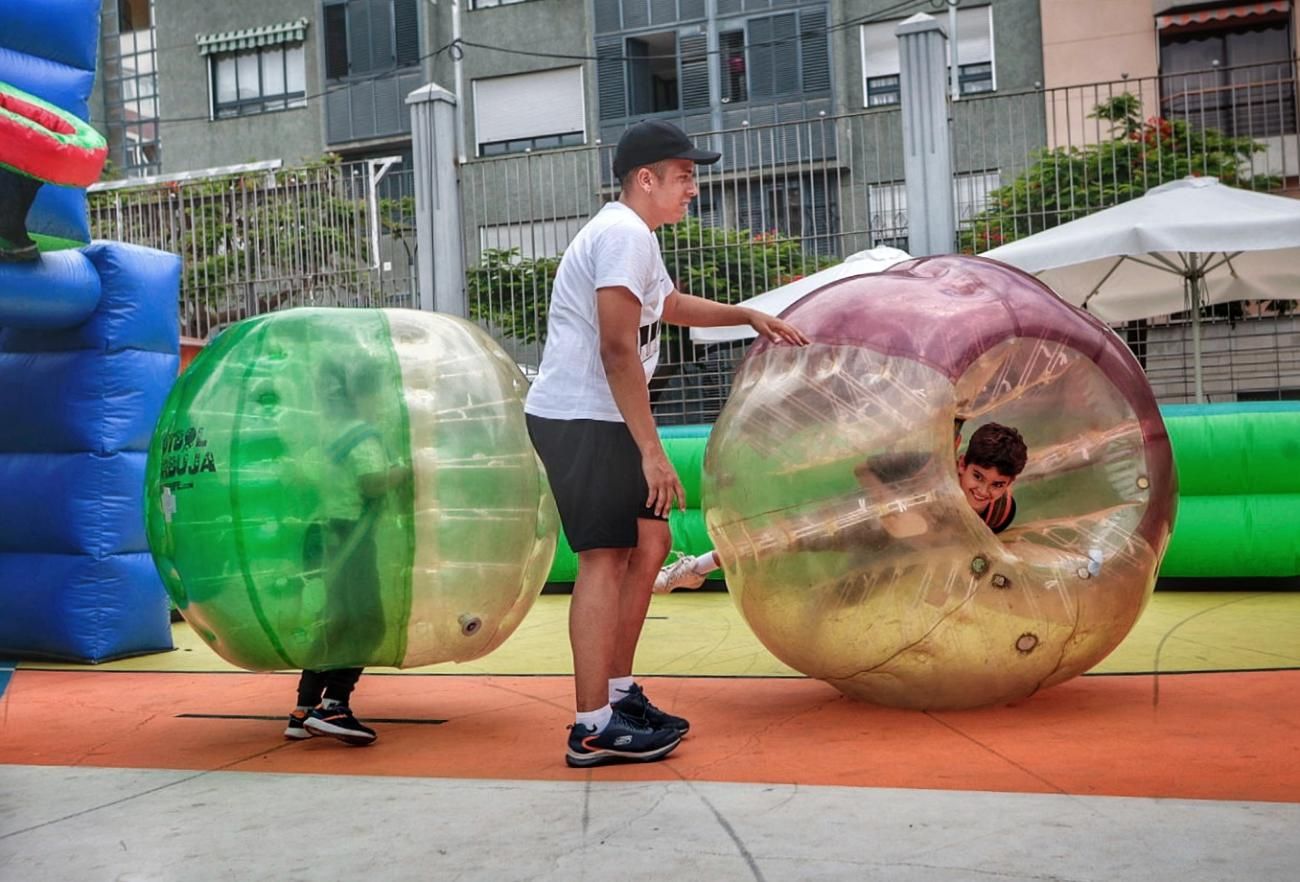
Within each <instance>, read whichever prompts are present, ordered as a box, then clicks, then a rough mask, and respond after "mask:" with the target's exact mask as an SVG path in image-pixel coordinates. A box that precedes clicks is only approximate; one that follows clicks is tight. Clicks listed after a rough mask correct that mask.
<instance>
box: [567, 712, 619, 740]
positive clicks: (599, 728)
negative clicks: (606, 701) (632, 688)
mask: <svg viewBox="0 0 1300 882" xmlns="http://www.w3.org/2000/svg"><path fill="white" fill-rule="evenodd" d="M613 715H614V711H613V709H612V708H610V706H609V705H605V706H604V707H602V708H601V709H600V710H594V711H578V715H577V718H576V719H575V720H574V722H575V723H577V724H578V725H580V726H586V727H587V728H588V729H595V730H596V733H597V734H600V733H601V732H604V731H605V727H606V726H608V725H609V718H610V717H612V716H613Z"/></svg>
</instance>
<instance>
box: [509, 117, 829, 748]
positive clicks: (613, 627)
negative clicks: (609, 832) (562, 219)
mask: <svg viewBox="0 0 1300 882" xmlns="http://www.w3.org/2000/svg"><path fill="white" fill-rule="evenodd" d="M719 156H720V154H718V153H715V152H713V151H709V150H701V149H699V148H697V147H695V146H694V145H693V144H692V143H691V141H690V139H689V138H687V137H686V135H685V134H684V133H683V132H682V131H681V130H680V129H678V128H677V127H675V126H673V125H672V124H670V123H667V122H664V121H662V120H654V121H649V122H642V123H637V124H636V125H634V126H632V127H630V128H629V129H628V130H627V131H626V132H624V133H623V137H622V138H620V139H619V142H618V148H617V150H616V151H615V153H614V173H615V175H616V176H617V177H618V178H619V181H620V182H621V185H622V189H621V192H620V194H619V198H618V201H617V202H610V203H608V204H606V205H605V206H604V207H603V208H602V209H601V210H600V211H599V212H598V213H597V214H596V215H595V216H594V217H593V218H592V219H591V220H590V221H588V222H587V224H586V225H585V226H584V227H583V228H582V229H581V230H580V231H579V232H578V235H577V236H576V237H574V240H573V242H571V243H570V244H569V247H568V248H567V249H566V250H565V252H564V257H563V258H562V259H561V260H560V266H559V269H558V271H557V272H556V276H555V286H554V289H553V291H552V295H551V305H550V310H549V313H548V316H547V337H546V348H545V349H544V351H543V353H542V364H541V368H540V370H539V372H538V376H537V379H536V380H535V381H534V382H533V386H532V389H531V390H530V392H529V394H528V400H527V402H526V403H525V405H524V410H525V411H526V413H527V414H528V431H529V434H530V435H531V437H532V439H533V445H534V446H535V447H536V448H537V452H538V455H539V456H540V457H541V459H542V462H543V463H544V464H545V466H546V472H547V476H548V478H549V479H550V483H551V488H552V490H553V491H554V493H555V499H556V504H557V506H558V508H559V510H560V520H561V522H562V523H563V524H564V532H565V535H566V537H567V538H568V540H569V543H570V545H571V546H572V547H573V550H574V551H575V552H577V554H578V575H577V580H576V581H575V582H574V585H573V597H572V599H571V601H570V604H569V640H570V643H571V645H572V648H573V674H574V689H575V692H576V698H577V718H576V721H575V722H574V725H573V728H572V729H571V731H570V735H569V744H568V751H567V753H566V756H565V760H566V762H567V763H568V764H569V765H570V766H576V767H585V766H595V765H601V764H603V763H608V762H619V761H640V762H647V761H650V760H657V759H661V758H663V757H664V756H667V755H668V753H669V752H670V751H672V750H673V748H675V747H676V746H677V744H678V742H679V741H680V740H681V738H682V736H683V735H685V734H686V731H687V729H688V728H689V724H688V723H687V722H686V720H684V719H682V718H681V717H675V716H673V715H671V714H667V713H664V712H663V711H661V710H659V709H658V708H657V707H655V706H654V705H653V704H651V703H650V701H649V699H648V698H646V696H645V693H644V692H642V691H641V688H640V687H639V686H637V685H636V684H635V682H634V681H633V678H632V660H633V657H634V655H635V654H636V645H637V641H638V640H639V639H640V636H641V626H642V624H643V623H644V622H645V614H646V608H647V607H648V605H649V603H650V589H651V586H652V585H653V584H654V579H655V575H656V574H657V573H658V571H659V567H660V566H661V565H662V564H663V561H664V558H665V557H666V556H667V555H668V550H669V547H670V544H671V537H670V535H669V532H668V512H669V510H670V509H671V507H672V506H673V504H674V503H676V504H677V506H678V507H679V508H684V507H685V492H684V491H683V490H682V484H681V481H680V480H678V478H677V473H676V471H675V470H674V469H673V467H672V464H671V463H669V461H668V457H667V455H666V454H665V453H664V449H663V445H662V444H661V443H660V441H659V433H658V432H657V431H656V429H655V424H654V417H653V415H652V414H651V412H650V396H649V391H648V386H649V381H650V376H651V375H652V374H653V373H654V369H655V365H656V364H657V363H658V361H659V326H660V322H668V323H669V324H674V325H688V326H696V327H701V326H703V327H709V326H725V325H740V324H747V325H751V326H752V327H753V328H754V329H755V330H756V331H758V333H759V334H761V335H763V336H765V337H768V338H769V339H771V340H773V341H774V342H778V343H791V344H795V345H803V344H806V343H807V342H808V341H807V339H806V338H805V337H804V336H803V334H801V333H800V332H799V331H798V330H797V329H796V328H794V327H793V326H792V325H790V324H788V323H786V322H783V321H781V320H780V319H776V318H773V317H771V316H768V315H765V314H763V313H759V312H756V311H754V310H751V309H744V308H742V307H738V306H729V305H727V304H722V303H716V302H714V301H711V300H705V299H703V298H699V297H693V296H691V295H689V294H683V293H682V292H680V291H678V290H676V288H675V286H674V284H673V280H672V279H670V278H669V277H668V270H667V269H666V268H665V267H664V262H663V258H662V256H661V255H660V253H659V240H658V239H657V238H656V237H655V235H654V230H656V229H657V228H658V227H660V226H662V225H664V224H673V223H677V222H678V221H680V220H682V218H684V217H685V216H686V209H687V207H688V206H689V205H690V202H691V200H692V199H694V198H695V196H696V195H698V193H699V191H698V190H697V189H696V185H695V165H696V164H711V163H714V162H717V161H718V159H719Z"/></svg>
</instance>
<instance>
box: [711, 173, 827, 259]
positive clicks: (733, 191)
mask: <svg viewBox="0 0 1300 882" xmlns="http://www.w3.org/2000/svg"><path fill="white" fill-rule="evenodd" d="M838 194H839V190H838V188H837V186H836V185H835V183H834V181H833V180H831V179H830V178H829V177H828V176H827V175H825V174H819V173H805V174H802V175H783V176H780V177H778V178H776V179H775V180H765V181H764V180H750V181H743V180H742V181H734V182H730V183H727V184H711V183H709V182H707V181H706V182H705V183H704V184H703V185H702V186H701V187H700V195H699V198H698V199H696V200H695V202H693V203H691V212H692V214H694V215H695V216H696V217H698V218H699V219H700V222H701V223H702V224H703V225H704V226H706V227H727V228H731V229H744V230H749V231H750V232H751V234H753V235H755V236H760V235H765V234H771V233H779V234H781V235H783V236H789V237H791V238H795V239H799V240H800V247H801V248H802V249H803V250H804V251H805V252H806V253H809V254H812V253H817V254H830V253H833V252H834V250H835V234H834V231H835V229H836V228H837V226H838V212H839V207H838Z"/></svg>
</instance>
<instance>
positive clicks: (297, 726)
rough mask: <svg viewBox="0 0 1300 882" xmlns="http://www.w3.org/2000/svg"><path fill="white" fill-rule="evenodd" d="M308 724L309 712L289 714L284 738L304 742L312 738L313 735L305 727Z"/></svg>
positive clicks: (298, 711)
mask: <svg viewBox="0 0 1300 882" xmlns="http://www.w3.org/2000/svg"><path fill="white" fill-rule="evenodd" d="M306 722H307V712H306V711H301V710H295V711H291V712H290V713H289V723H288V725H286V726H285V727H284V737H285V738H288V739H289V740H291V741H302V740H303V739H304V738H310V737H311V733H310V732H308V731H307V727H306V726H305V725H303V724H304V723H306Z"/></svg>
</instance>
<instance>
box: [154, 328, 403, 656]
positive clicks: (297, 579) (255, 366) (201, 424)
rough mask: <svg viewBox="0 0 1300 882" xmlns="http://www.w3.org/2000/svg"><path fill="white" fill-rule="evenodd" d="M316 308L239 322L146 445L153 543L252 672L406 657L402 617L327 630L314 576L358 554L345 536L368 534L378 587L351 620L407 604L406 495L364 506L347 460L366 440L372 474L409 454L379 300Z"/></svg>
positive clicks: (214, 630) (199, 617) (179, 599)
mask: <svg viewBox="0 0 1300 882" xmlns="http://www.w3.org/2000/svg"><path fill="white" fill-rule="evenodd" d="M307 313H308V311H304V312H302V313H299V314H297V315H295V314H293V313H281V314H278V315H276V316H274V320H272V319H271V318H265V317H264V318H260V319H253V320H249V321H246V322H241V323H239V324H237V325H234V326H232V327H231V328H229V329H228V330H226V331H225V332H224V333H222V334H221V335H220V336H219V337H217V339H216V340H215V341H213V343H212V344H211V345H210V346H208V347H207V348H206V349H205V350H204V352H203V353H202V358H201V359H198V360H196V361H195V363H194V365H193V366H192V367H191V369H190V371H188V372H187V373H186V375H185V377H184V381H183V382H181V383H178V384H177V385H176V387H175V388H174V389H173V391H172V394H171V396H170V397H169V398H168V400H167V404H166V406H165V407H164V411H163V414H162V416H161V417H160V419H159V423H158V431H157V432H155V434H154V438H153V442H152V444H151V445H150V449H149V465H148V477H147V479H146V487H145V494H146V496H145V498H146V499H147V500H148V505H147V507H146V525H147V529H148V534H149V545H150V548H151V549H152V550H153V554H154V559H155V561H156V562H157V565H158V570H159V572H160V573H161V575H162V578H163V583H164V585H165V586H166V588H167V592H168V594H170V595H171V599H172V602H173V603H175V604H176V606H177V608H178V609H180V610H181V611H182V613H183V614H184V615H185V617H186V620H187V621H189V622H190V624H191V625H192V626H193V627H194V628H195V630H196V631H197V632H198V633H199V634H200V635H201V636H202V637H203V638H204V639H205V640H207V641H208V642H209V643H210V644H212V645H213V646H214V648H216V649H217V651H218V652H220V653H222V655H223V656H224V657H226V658H227V659H228V660H232V661H234V662H235V663H236V664H239V665H240V666H242V667H245V668H248V669H249V670H274V669H277V668H317V667H330V666H340V665H342V666H351V665H360V664H384V665H399V664H400V663H401V661H402V659H403V657H404V656H405V653H406V646H405V640H406V630H407V629H406V621H405V616H404V615H403V618H402V620H401V621H398V622H396V623H395V624H396V626H395V627H391V628H384V627H383V623H382V622H379V623H378V624H375V625H374V626H373V627H367V626H365V625H370V624H371V623H370V622H369V621H367V622H365V623H362V624H357V623H355V622H354V623H353V626H352V627H348V628H344V627H339V628H329V629H327V630H329V634H328V635H325V636H327V637H328V639H324V638H323V636H322V634H321V633H317V632H318V631H320V629H321V627H323V626H320V624H319V623H321V622H322V621H326V620H328V619H329V617H327V616H325V615H324V607H325V603H326V600H327V598H326V597H325V594H324V591H323V587H322V585H323V583H322V580H321V579H319V578H312V577H311V574H312V573H314V572H317V571H323V569H324V568H325V567H327V566H329V565H330V564H329V561H330V560H331V559H333V558H335V557H340V558H343V559H347V560H349V561H352V560H354V559H356V555H352V554H350V553H339V554H335V553H332V549H334V548H335V546H342V547H343V548H344V549H345V550H346V549H351V548H353V547H355V546H356V544H357V543H364V544H366V545H370V546H372V547H373V549H374V550H373V551H371V552H368V553H367V557H373V559H374V564H373V566H374V572H373V574H370V573H369V572H367V574H366V579H367V580H372V579H373V580H375V582H376V584H374V585H373V586H372V588H373V592H374V594H375V597H374V598H373V602H372V603H370V604H369V605H368V606H367V608H366V609H365V610H354V611H353V612H354V613H355V616H354V617H357V618H359V617H369V616H371V615H372V614H373V615H377V614H376V613H373V610H372V607H373V608H374V609H379V608H387V609H393V610H403V611H405V610H409V609H410V605H411V604H410V574H411V562H412V555H413V551H412V549H413V547H414V544H415V540H414V535H413V532H412V529H413V524H414V519H413V517H412V514H411V498H410V494H409V493H405V492H403V493H393V494H387V495H385V496H383V497H377V498H376V499H375V500H374V501H373V502H366V501H363V498H362V496H361V495H360V494H359V493H358V491H357V483H358V480H359V478H358V476H357V475H356V474H354V471H355V469H354V468H353V466H352V465H351V464H352V462H353V460H354V459H355V458H356V456H357V455H358V452H359V451H363V450H364V451H367V452H368V451H372V450H373V451H374V453H373V457H374V458H376V462H375V464H374V465H373V467H372V470H374V471H380V470H383V469H386V468H388V467H389V466H390V465H404V466H408V467H409V464H410V462H411V456H410V450H409V428H408V423H407V412H406V405H405V399H404V397H403V395H402V389H403V386H402V376H401V372H400V370H399V368H398V364H397V360H396V357H395V355H394V354H393V349H392V345H391V342H390V333H389V328H388V322H387V320H386V318H385V316H384V314H383V313H382V312H380V311H378V310H364V311H362V310H357V311H353V312H350V313H348V314H346V315H345V316H342V317H338V316H331V315H329V314H327V313H325V312H322V311H317V313H318V314H317V315H316V318H315V320H310V321H309V320H306V319H305V318H302V317H303V316H306V315H307ZM300 318H302V320H298V319H300ZM236 349H239V350H240V351H241V352H242V353H243V357H237V358H236V357H227V355H228V354H229V353H232V352H233V351H234V350H236ZM335 353H337V354H335ZM358 353H369V354H370V355H371V358H370V359H369V360H366V359H362V358H359V357H358ZM363 369H364V371H363ZM322 402H323V403H322ZM385 457H387V458H385ZM339 525H348V528H349V529H346V530H345V529H344V528H343V527H341V526H339ZM336 533H337V534H338V535H335V534H336ZM304 573H306V574H307V576H304ZM313 623H314V624H313ZM218 644H220V645H218Z"/></svg>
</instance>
